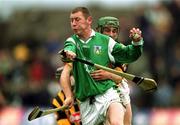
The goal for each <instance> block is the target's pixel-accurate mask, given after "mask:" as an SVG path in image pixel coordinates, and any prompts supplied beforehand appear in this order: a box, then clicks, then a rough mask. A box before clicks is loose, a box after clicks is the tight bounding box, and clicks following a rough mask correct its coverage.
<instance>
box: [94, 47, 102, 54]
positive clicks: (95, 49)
mask: <svg viewBox="0 0 180 125" xmlns="http://www.w3.org/2000/svg"><path fill="white" fill-rule="evenodd" d="M101 52H102V46H94V53H95V54H97V55H99V54H101Z"/></svg>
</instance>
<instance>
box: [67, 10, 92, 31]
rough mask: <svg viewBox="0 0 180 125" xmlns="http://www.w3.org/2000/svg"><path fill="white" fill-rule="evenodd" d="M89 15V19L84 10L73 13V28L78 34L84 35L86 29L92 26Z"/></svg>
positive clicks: (71, 17)
mask: <svg viewBox="0 0 180 125" xmlns="http://www.w3.org/2000/svg"><path fill="white" fill-rule="evenodd" d="M89 18H90V17H88V18H87V19H86V18H85V17H84V15H83V13H82V12H80V11H79V12H77V13H71V15H70V20H71V28H72V30H73V31H74V33H75V34H77V35H82V34H83V33H84V32H85V30H86V29H87V28H88V27H90V25H91V23H92V22H91V20H90V19H89Z"/></svg>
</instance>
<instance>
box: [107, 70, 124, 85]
mask: <svg viewBox="0 0 180 125" xmlns="http://www.w3.org/2000/svg"><path fill="white" fill-rule="evenodd" d="M109 76H110V79H111V80H113V81H114V82H115V83H116V84H119V83H121V81H122V77H121V76H118V75H115V74H113V73H110V74H109Z"/></svg>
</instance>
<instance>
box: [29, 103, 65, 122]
mask: <svg viewBox="0 0 180 125" xmlns="http://www.w3.org/2000/svg"><path fill="white" fill-rule="evenodd" d="M65 109H68V107H67V106H62V107H58V108H54V109H47V110H41V109H40V108H39V107H38V106H37V107H35V108H34V109H33V110H32V112H31V113H30V114H29V116H28V120H29V121H32V120H34V119H37V118H40V117H42V116H45V115H48V114H51V113H55V112H57V111H60V110H62V111H63V110H65Z"/></svg>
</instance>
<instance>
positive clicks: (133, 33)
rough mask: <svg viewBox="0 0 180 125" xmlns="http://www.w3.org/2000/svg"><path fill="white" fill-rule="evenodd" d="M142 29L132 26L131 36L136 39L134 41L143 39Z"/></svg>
mask: <svg viewBox="0 0 180 125" xmlns="http://www.w3.org/2000/svg"><path fill="white" fill-rule="evenodd" d="M141 33H142V32H141V30H140V29H139V28H132V29H131V30H130V35H129V37H130V38H131V39H132V40H133V41H134V42H138V41H139V40H141V38H142V37H141Z"/></svg>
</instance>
